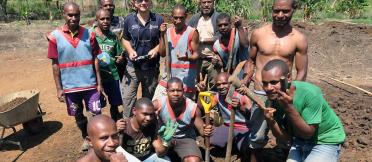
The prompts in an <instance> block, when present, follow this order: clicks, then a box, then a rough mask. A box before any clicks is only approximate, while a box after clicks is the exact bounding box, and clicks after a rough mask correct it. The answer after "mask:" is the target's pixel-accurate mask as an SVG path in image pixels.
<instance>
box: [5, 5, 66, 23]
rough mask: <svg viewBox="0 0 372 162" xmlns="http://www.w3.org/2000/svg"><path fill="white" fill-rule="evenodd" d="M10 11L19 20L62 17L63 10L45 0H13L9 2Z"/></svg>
mask: <svg viewBox="0 0 372 162" xmlns="http://www.w3.org/2000/svg"><path fill="white" fill-rule="evenodd" d="M7 8H8V13H10V14H13V15H16V16H17V17H18V19H19V20H26V21H28V20H48V19H61V18H62V11H61V9H59V8H58V7H57V6H53V5H51V4H49V1H45V0H13V1H9V2H8V6H7Z"/></svg>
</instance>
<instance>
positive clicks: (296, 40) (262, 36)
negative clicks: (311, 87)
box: [240, 0, 308, 161]
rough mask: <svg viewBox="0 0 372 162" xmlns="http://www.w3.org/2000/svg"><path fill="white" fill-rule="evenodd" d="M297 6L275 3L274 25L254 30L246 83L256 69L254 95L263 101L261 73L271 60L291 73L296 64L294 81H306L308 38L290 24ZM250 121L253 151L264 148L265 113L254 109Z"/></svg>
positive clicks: (283, 1)
mask: <svg viewBox="0 0 372 162" xmlns="http://www.w3.org/2000/svg"><path fill="white" fill-rule="evenodd" d="M295 5H296V4H295V1H294V0H275V2H274V4H273V7H272V18H273V23H272V24H269V25H266V26H263V27H261V28H259V29H256V30H254V31H253V33H252V36H251V39H250V54H249V57H250V58H249V60H248V63H247V65H248V66H245V70H246V73H247V77H245V79H246V81H247V82H246V83H247V85H248V84H249V83H250V79H251V78H252V76H253V73H254V69H256V70H255V76H254V77H253V81H254V83H255V84H254V92H255V93H256V94H257V95H259V96H260V97H261V98H262V99H264V100H265V98H266V95H265V92H264V91H263V88H262V84H261V82H262V76H261V71H262V68H263V66H264V65H265V64H266V63H267V62H269V61H270V60H273V59H280V60H283V61H284V62H286V63H287V64H288V67H290V69H289V70H290V71H292V67H293V63H294V62H295V67H296V70H297V75H296V77H295V78H294V80H302V81H303V80H305V79H306V74H307V66H308V57H307V47H308V45H307V40H306V37H305V35H303V34H302V33H300V32H299V31H298V30H296V29H294V28H293V27H292V25H291V24H290V22H291V18H292V15H293V13H294V11H295ZM240 92H241V91H240ZM250 121H251V123H250V130H251V135H250V137H251V138H250V140H251V144H250V145H251V148H253V149H255V148H262V147H263V146H264V145H265V144H266V142H267V131H268V129H267V124H266V122H265V120H264V117H263V112H262V110H260V109H259V108H258V106H253V108H252V114H251V119H250ZM253 152H254V151H253ZM253 157H254V155H253ZM253 161H254V160H253Z"/></svg>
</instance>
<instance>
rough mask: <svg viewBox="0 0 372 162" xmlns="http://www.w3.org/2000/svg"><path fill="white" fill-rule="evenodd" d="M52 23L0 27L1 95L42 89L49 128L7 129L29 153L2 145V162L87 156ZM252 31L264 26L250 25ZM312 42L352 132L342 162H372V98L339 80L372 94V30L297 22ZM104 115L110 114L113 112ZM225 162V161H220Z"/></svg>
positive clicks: (312, 68)
mask: <svg viewBox="0 0 372 162" xmlns="http://www.w3.org/2000/svg"><path fill="white" fill-rule="evenodd" d="M51 24H52V23H50V22H48V21H44V22H37V23H32V24H31V25H29V26H25V25H20V24H19V23H11V24H0V65H1V70H0V85H1V86H0V96H3V95H6V94H9V93H12V92H15V91H21V90H25V89H34V88H37V89H39V90H40V91H41V93H40V103H41V107H42V109H43V110H44V111H45V112H46V115H45V116H43V118H44V121H45V125H46V129H45V130H44V131H43V132H41V133H40V134H38V135H34V136H31V135H28V134H27V133H25V131H23V129H22V127H21V126H17V127H16V129H17V131H18V132H16V133H14V134H13V133H12V131H10V130H7V131H6V134H5V136H8V139H11V140H15V141H21V142H22V143H23V144H24V147H25V148H26V151H20V150H18V148H17V147H15V146H12V145H1V146H0V157H1V160H0V161H25V162H27V161H75V160H76V159H77V158H78V157H80V156H82V155H83V154H81V153H80V152H79V151H78V150H79V147H80V145H81V144H82V139H81V137H80V131H79V130H78V128H77V127H76V126H75V122H74V119H73V118H72V117H69V116H68V115H67V113H66V108H65V107H66V106H65V104H64V103H60V102H58V100H57V97H56V90H55V85H54V81H53V76H52V68H51V61H50V60H49V59H47V58H46V55H47V47H48V44H47V41H46V39H45V33H47V32H50V31H52V30H53V29H54V28H55V27H53V26H52V25H51ZM245 24H246V25H247V26H248V27H249V29H250V31H251V30H252V29H254V28H257V27H259V26H261V25H262V24H261V23H256V22H249V23H245ZM294 26H295V27H296V28H297V29H299V30H300V31H302V32H303V33H305V35H307V37H308V42H309V52H308V55H309V71H308V79H307V80H308V81H310V82H312V83H315V84H316V85H319V86H320V87H321V88H322V90H323V92H324V96H325V97H326V99H327V100H328V102H329V103H330V105H331V106H332V107H333V108H334V110H335V111H336V113H337V114H338V115H339V116H340V118H341V120H342V122H343V124H344V127H345V131H346V133H347V139H346V142H345V143H344V144H343V147H342V150H341V161H344V162H350V161H351V162H353V161H363V162H364V161H371V162H372V153H371V152H370V150H371V148H372V136H371V134H372V121H371V120H372V112H371V111H372V110H371V105H372V97H371V96H368V95H366V94H364V93H363V92H361V91H359V90H357V89H355V88H351V87H349V86H346V85H344V84H341V83H338V82H335V81H333V80H331V79H329V77H332V78H336V79H338V80H341V81H343V82H347V83H350V84H353V85H356V86H359V87H361V88H364V89H366V90H368V91H372V66H371V63H372V61H371V60H372V27H371V26H363V25H354V24H345V23H339V22H327V23H323V24H317V25H315V24H308V23H301V22H298V23H294ZM104 114H109V112H108V110H107V108H106V109H105V110H104ZM215 160H216V161H221V158H217V159H215Z"/></svg>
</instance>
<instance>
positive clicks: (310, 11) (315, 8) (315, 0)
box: [297, 0, 327, 20]
mask: <svg viewBox="0 0 372 162" xmlns="http://www.w3.org/2000/svg"><path fill="white" fill-rule="evenodd" d="M326 4H327V0H301V1H299V3H298V4H297V6H298V7H301V8H302V11H303V19H304V20H311V19H312V17H313V16H314V14H315V13H317V12H320V11H323V10H324V9H325V7H326V6H327V5H326Z"/></svg>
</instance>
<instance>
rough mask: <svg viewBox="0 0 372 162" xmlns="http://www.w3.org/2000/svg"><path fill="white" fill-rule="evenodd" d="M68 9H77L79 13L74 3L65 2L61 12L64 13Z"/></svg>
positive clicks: (77, 6)
mask: <svg viewBox="0 0 372 162" xmlns="http://www.w3.org/2000/svg"><path fill="white" fill-rule="evenodd" d="M69 8H73V9H77V10H79V11H80V9H79V5H77V4H76V3H75V2H67V3H65V4H64V5H63V12H66V11H67V10H68V9H69Z"/></svg>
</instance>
